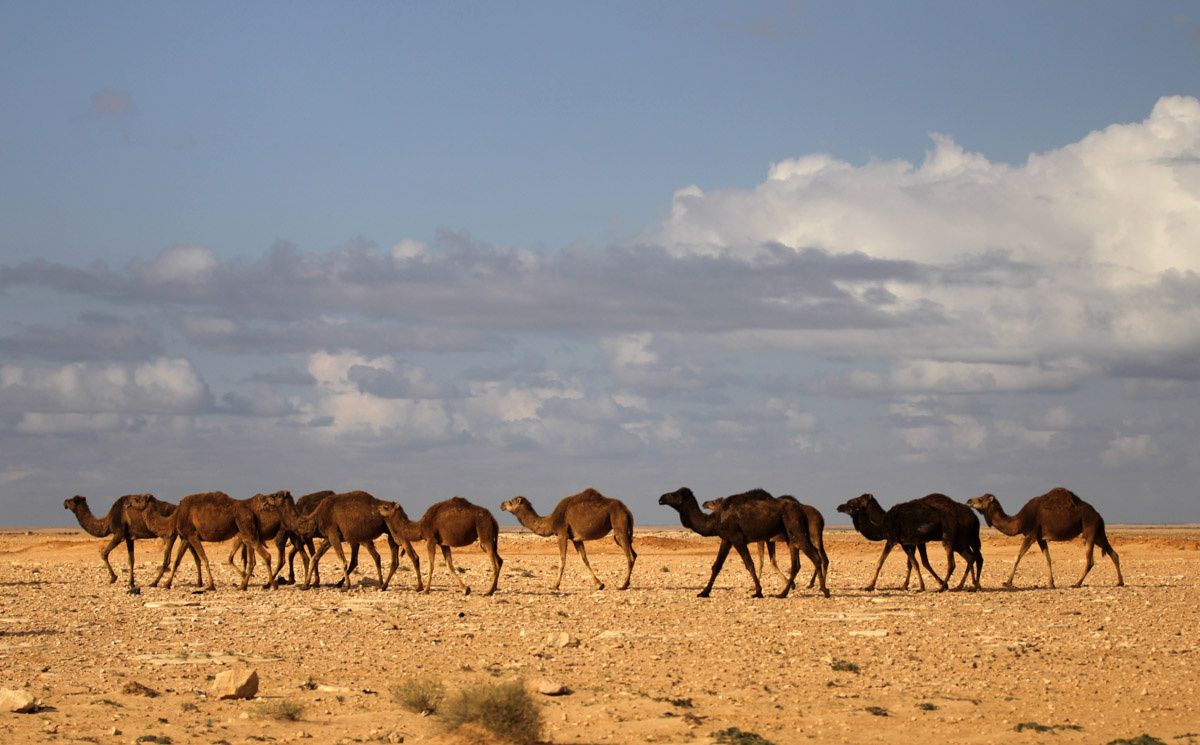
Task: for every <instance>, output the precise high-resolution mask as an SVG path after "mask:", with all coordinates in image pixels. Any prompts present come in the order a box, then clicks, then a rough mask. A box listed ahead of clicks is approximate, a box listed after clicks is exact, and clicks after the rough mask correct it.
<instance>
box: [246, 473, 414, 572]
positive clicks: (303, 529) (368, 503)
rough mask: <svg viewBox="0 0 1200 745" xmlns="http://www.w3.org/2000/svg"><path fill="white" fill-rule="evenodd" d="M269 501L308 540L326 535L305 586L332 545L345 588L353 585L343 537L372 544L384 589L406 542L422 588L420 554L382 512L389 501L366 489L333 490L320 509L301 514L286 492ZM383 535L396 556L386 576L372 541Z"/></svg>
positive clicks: (292, 528)
mask: <svg viewBox="0 0 1200 745" xmlns="http://www.w3.org/2000/svg"><path fill="white" fill-rule="evenodd" d="M288 496H290V495H288ZM268 502H269V504H270V505H271V507H272V508H273V509H275V510H276V512H277V513H278V514H279V517H280V520H281V521H282V523H283V526H284V527H285V528H286V529H287V530H290V531H291V532H293V533H295V534H296V535H298V536H300V537H301V538H302V539H303V540H305V541H311V540H312V539H313V538H314V537H317V536H322V537H324V539H325V542H324V543H323V544H321V548H319V549H317V551H316V553H315V554H314V555H313V557H312V563H311V564H310V567H309V571H308V572H307V573H306V575H305V578H304V587H305V589H308V588H309V587H312V577H313V575H314V573H315V570H316V567H317V563H318V562H319V561H320V560H321V556H322V555H323V554H324V553H325V552H326V551H328V550H329V548H330V546H332V547H333V551H334V553H335V554H336V555H337V557H338V560H339V561H341V563H342V579H343V581H344V582H345V584H344V585H343V586H342V589H343V590H349V589H350V586H351V580H350V566H349V564H348V563H347V561H346V554H345V552H344V551H343V550H342V541H347V542H349V543H352V544H358V543H361V544H363V545H366V546H370V550H371V556H372V557H373V558H374V559H375V571H376V573H377V575H378V576H379V589H380V590H381V591H382V590H386V589H387V587H388V584H389V583H390V582H391V581H392V576H393V575H395V574H396V566H397V565H398V564H399V560H400V556H399V550H400V545H401V544H403V546H404V550H405V551H406V552H407V553H408V555H409V556H410V557H411V558H412V560H413V569H414V570H415V571H416V574H417V589H418V590H420V589H421V569H420V566H419V565H418V564H417V555H416V552H414V551H413V548H412V544H410V543H409V542H408V541H407V540H404V541H400V542H399V543H397V541H396V540H395V539H393V537H392V535H391V534H390V533H389V532H388V530H387V526H386V525H384V521H383V517H381V516H380V515H379V512H378V509H377V508H378V507H379V505H383V504H388V503H387V502H383V501H381V500H379V499H376V498H375V497H373V496H372V495H370V494H368V493H366V492H364V491H352V492H346V493H345V494H333V495H331V496H327V497H325V498H324V499H322V500H321V501H320V503H319V504H318V505H317V507H316V509H314V510H313V511H312V512H311V513H310V514H308V515H301V514H300V513H299V511H298V510H297V509H296V505H295V503H294V502H292V501H291V500H290V499H287V498H285V497H284V496H283V495H272V496H271V497H268ZM380 535H386V536H387V541H388V548H390V549H391V556H392V565H391V568H390V569H389V570H388V575H387V577H386V578H384V576H383V566H382V564H381V562H380V560H379V553H378V552H377V551H374V546H373V545H372V544H373V543H374V541H375V539H376V538H378V537H379V536H380Z"/></svg>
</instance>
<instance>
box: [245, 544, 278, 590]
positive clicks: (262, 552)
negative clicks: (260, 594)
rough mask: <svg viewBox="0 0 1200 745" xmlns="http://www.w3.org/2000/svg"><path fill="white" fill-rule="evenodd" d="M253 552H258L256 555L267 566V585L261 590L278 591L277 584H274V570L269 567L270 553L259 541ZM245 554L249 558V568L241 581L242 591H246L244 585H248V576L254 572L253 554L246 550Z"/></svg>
mask: <svg viewBox="0 0 1200 745" xmlns="http://www.w3.org/2000/svg"><path fill="white" fill-rule="evenodd" d="M254 550H255V551H257V552H258V555H259V556H261V557H262V560H263V563H264V564H266V565H267V584H266V585H264V586H263V589H264V590H277V589H279V586H278V585H277V584H275V570H274V569H273V567H272V566H271V552H270V551H268V550H267V546H266V544H265V543H263V542H262V541H259V542H258V545H257V546H255V547H254ZM246 553H247V554H248V555H249V558H250V562H249V563H250V568H249V569H247V570H246V577H245V578H244V579H243V580H242V589H243V590H244V589H246V584H247V583H249V581H250V575H251V573H253V571H254V553H253V552H251V551H249V550H247V552H246Z"/></svg>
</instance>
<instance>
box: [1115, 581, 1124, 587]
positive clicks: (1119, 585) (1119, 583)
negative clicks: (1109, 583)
mask: <svg viewBox="0 0 1200 745" xmlns="http://www.w3.org/2000/svg"><path fill="white" fill-rule="evenodd" d="M1124 586H1125V580H1121V581H1120V582H1118V583H1117V587H1124Z"/></svg>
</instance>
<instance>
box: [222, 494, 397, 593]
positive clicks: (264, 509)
mask: <svg viewBox="0 0 1200 745" xmlns="http://www.w3.org/2000/svg"><path fill="white" fill-rule="evenodd" d="M331 494H333V492H332V491H329V490H326V491H319V492H313V493H312V494H305V495H304V496H303V497H300V498H299V499H297V500H296V501H295V504H296V509H297V510H298V511H299V512H300V514H302V515H304V514H308V513H309V512H312V511H313V510H314V509H315V508H316V506H317V505H318V504H320V502H321V500H322V499H324V498H325V497H328V496H330V495H331ZM290 496H291V495H290V492H289V493H288V498H290ZM249 504H250V509H252V510H254V514H256V515H258V520H259V527H260V528H261V529H262V537H263V540H264V541H270V540H274V541H275V550H276V560H275V566H276V569H275V574H276V580H275V581H276V583H277V584H281V585H293V584H295V583H296V570H295V560H296V554H297V553H299V554H300V558H301V559H302V560H303V561H304V573H305V575H306V576H307V574H308V557H309V555H311V554H314V553H315V550H314V549H313V546H312V541H311V540H309V541H308V544H307V546H306V544H305V541H304V539H303V538H301V537H300V536H298V535H296V534H295V533H293V532H291V531H290V530H288V529H287V528H284V527H283V525H282V524H281V523H280V519H279V512H278V510H276V509H274V508H273V507H271V506H270V505H268V504H267V498H266V495H263V494H256V495H254V496H253V497H251V498H250V501H249ZM289 543H290V544H291V547H292V550H291V551H290V552H289V553H288V555H287V565H288V578H287V579H286V580H284V579H279V577H278V575H279V573H280V572H282V571H283V562H284V551H285V550H286V549H287V547H288V544H289ZM372 547H373V546H372ZM306 548H307V550H306ZM239 553H240V554H241V558H242V567H241V568H240V569H239V568H238V566H237V565H236V564H234V558H235V557H236V556H237V555H238V554H239ZM248 558H249V551H247V550H246V547H245V545H243V544H242V541H241V539H239V538H234V539H233V544H232V545H231V546H230V548H229V556H228V557H226V559H225V561H226V562H227V563H228V564H229V566H231V567H233V568H234V569H238V571H245V565H246V561H247V560H248ZM357 565H358V544H357V543H356V544H354V546H353V549H352V551H351V557H350V571H351V572H353V571H354V567H355V566H357ZM319 581H320V579H319V575H318V582H319ZM338 584H339V585H341V582H339V583H338Z"/></svg>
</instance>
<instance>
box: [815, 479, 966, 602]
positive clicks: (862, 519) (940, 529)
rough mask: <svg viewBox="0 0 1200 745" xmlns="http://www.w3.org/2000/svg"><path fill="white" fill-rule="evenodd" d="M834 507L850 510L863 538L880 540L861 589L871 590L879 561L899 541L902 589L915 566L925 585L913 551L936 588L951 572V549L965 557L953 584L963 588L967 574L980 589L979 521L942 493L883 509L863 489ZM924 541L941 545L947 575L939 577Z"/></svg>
mask: <svg viewBox="0 0 1200 745" xmlns="http://www.w3.org/2000/svg"><path fill="white" fill-rule="evenodd" d="M837 509H838V512H842V513H845V514H847V515H850V518H851V519H852V520H853V521H854V527H855V528H856V529H857V530H858V532H859V533H862V535H863V536H864V537H866V538H867V539H868V540H872V541H885V543H884V547H883V553H882V554H881V555H880V557H879V562H878V563H877V564H876V565H875V574H874V576H873V577H872V578H871V582H870V584H868V585H867V587H866V588H865V589H867V590H868V591H870V590H874V589H875V584H876V582H877V581H878V580H879V572H880V570H881V569H882V568H883V562H884V561H885V560H886V559H887V556H888V554H889V553H890V552H891V550H892V548H893V547H894V546H895V545H896V544H899V545H900V547H901V548H902V549H903V550H904V553H905V555H906V556H907V557H908V565H907V568H906V571H905V576H904V585H903V588H904V589H906V590H907V589H908V582H909V576H910V575H911V572H912V571H913V570H914V569H915V570H916V573H917V582H918V583H920V587H921V590H924V589H925V580H924V578H923V577H922V576H921V567H920V564H918V563H917V559H916V556H915V554H916V552H920V554H921V562H922V563H923V564H924V565H925V568H926V569H927V570H929V573H930V575H932V576H933V578H934V580H935V581H936V582H937V583H938V591H939V592H940V591H943V590H945V589H947V587H948V586H949V585H948V584H947V583H948V582H949V579H950V576H951V575H952V574H953V573H954V554H955V553H956V552H957V553H959V554H961V555H962V556H963V558H964V559H966V561H967V566H966V569H965V570H964V572H963V576H962V579H961V580H959V583H958V589H962V587H963V584H964V583H965V582H966V579H967V577H968V576H969V575H970V576H973V578H974V585H975V589H979V577H980V573H981V572H982V570H983V553H982V551H981V550H980V543H979V520H978V519H976V517H975V516H974V515H973V514H971V512H970V508H968V507H967V506H966V505H963V504H960V503H958V502H955V501H954V500H952V499H950V498H949V497H947V496H945V495H944V494H930V495H928V496H925V497H922V498H920V499H914V500H911V501H908V502H901V503H900V504H897V505H894V506H893V507H892V508H891V509H889V510H888V511H887V512H886V513H885V512H884V511H883V508H882V507H880V505H879V502H877V501H876V500H875V497H874V496H873V495H871V494H863V495H862V496H860V497H855V498H854V499H851V500H849V501H848V502H846V503H845V504H842V505H839V506H838V508H837ZM929 541H940V542H941V543H942V545H943V546H944V547H945V549H946V579H944V580H943V579H942V578H941V577H939V576H938V574H937V572H936V571H934V569H933V567H932V566H931V565H930V564H929V555H928V553H927V552H926V548H925V544H926V543H928V542H929Z"/></svg>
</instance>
